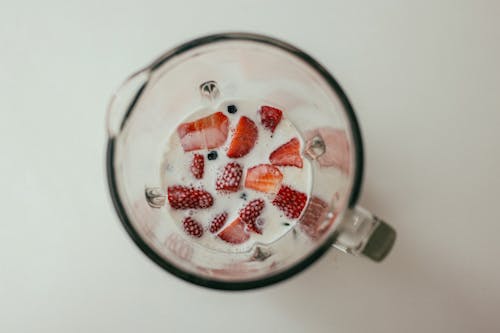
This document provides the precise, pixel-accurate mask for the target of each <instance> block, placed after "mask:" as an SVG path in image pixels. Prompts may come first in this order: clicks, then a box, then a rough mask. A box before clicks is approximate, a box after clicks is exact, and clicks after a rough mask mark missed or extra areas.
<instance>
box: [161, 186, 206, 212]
mask: <svg viewBox="0 0 500 333" xmlns="http://www.w3.org/2000/svg"><path fill="white" fill-rule="evenodd" d="M167 197H168V202H169V203H170V206H171V207H172V208H173V209H200V208H208V207H211V206H212V205H213V203H214V199H213V197H212V195H211V194H210V193H208V192H207V191H205V190H202V189H199V188H194V187H186V186H181V185H175V186H169V187H168V193H167Z"/></svg>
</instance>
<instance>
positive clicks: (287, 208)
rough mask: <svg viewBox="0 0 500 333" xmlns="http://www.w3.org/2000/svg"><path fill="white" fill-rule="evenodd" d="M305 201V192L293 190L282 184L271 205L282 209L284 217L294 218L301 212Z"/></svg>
mask: <svg viewBox="0 0 500 333" xmlns="http://www.w3.org/2000/svg"><path fill="white" fill-rule="evenodd" d="M306 202H307V195H306V194H304V193H302V192H299V191H297V190H294V189H293V188H291V187H290V186H288V185H283V186H281V188H280V190H279V192H278V194H277V195H276V197H275V198H274V200H273V205H274V206H276V207H278V208H279V209H280V210H281V211H283V213H285V216H286V217H288V218H290V219H296V218H298V217H299V216H300V213H302V210H303V209H304V206H305V205H306Z"/></svg>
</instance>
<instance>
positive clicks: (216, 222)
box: [209, 212, 227, 234]
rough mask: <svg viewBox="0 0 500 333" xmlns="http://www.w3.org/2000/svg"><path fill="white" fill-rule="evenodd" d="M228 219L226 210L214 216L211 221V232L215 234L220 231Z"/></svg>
mask: <svg viewBox="0 0 500 333" xmlns="http://www.w3.org/2000/svg"><path fill="white" fill-rule="evenodd" d="M226 220H227V213H226V212H224V213H222V214H219V215H217V216H216V217H214V219H213V220H212V222H210V227H209V230H210V232H211V233H213V234H215V233H216V232H217V231H219V230H220V229H221V228H222V227H223V226H224V223H226Z"/></svg>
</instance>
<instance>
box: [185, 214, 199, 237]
mask: <svg viewBox="0 0 500 333" xmlns="http://www.w3.org/2000/svg"><path fill="white" fill-rule="evenodd" d="M182 226H183V227H184V231H185V232H186V233H187V234H188V235H190V236H193V237H196V238H200V237H201V236H203V227H202V226H201V224H200V222H198V221H196V220H195V219H193V218H191V217H186V218H185V219H184V221H182Z"/></svg>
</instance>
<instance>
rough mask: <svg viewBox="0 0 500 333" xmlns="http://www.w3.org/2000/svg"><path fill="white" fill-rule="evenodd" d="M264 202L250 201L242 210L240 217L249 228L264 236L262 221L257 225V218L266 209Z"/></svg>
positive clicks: (260, 200)
mask: <svg viewBox="0 0 500 333" xmlns="http://www.w3.org/2000/svg"><path fill="white" fill-rule="evenodd" d="M264 205H265V204H264V200H262V199H255V200H252V201H250V202H249V203H248V204H247V205H246V206H245V207H243V209H242V210H240V213H239V217H240V219H241V220H242V221H243V222H244V223H245V224H246V225H247V228H248V229H249V230H251V231H253V232H256V233H258V234H262V224H263V221H262V219H260V221H259V223H257V218H258V217H259V215H260V213H262V210H263V209H264Z"/></svg>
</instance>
